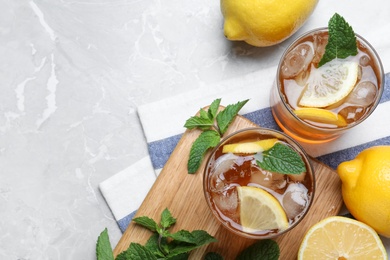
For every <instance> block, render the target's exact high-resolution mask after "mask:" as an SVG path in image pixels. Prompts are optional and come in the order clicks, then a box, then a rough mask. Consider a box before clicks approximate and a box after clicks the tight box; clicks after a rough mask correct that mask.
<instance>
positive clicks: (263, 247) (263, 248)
mask: <svg viewBox="0 0 390 260" xmlns="http://www.w3.org/2000/svg"><path fill="white" fill-rule="evenodd" d="M279 255H280V249H279V246H278V244H277V243H276V242H275V241H274V240H271V239H266V240H260V241H258V242H256V243H254V244H253V245H251V246H249V247H248V248H246V249H245V250H243V251H242V252H241V253H240V254H239V255H238V257H237V258H236V260H253V259H262V260H278V259H279Z"/></svg>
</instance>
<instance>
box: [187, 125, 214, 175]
mask: <svg viewBox="0 0 390 260" xmlns="http://www.w3.org/2000/svg"><path fill="white" fill-rule="evenodd" d="M220 140H221V137H220V136H219V134H218V132H216V131H214V130H207V131H205V132H202V133H201V134H200V135H199V137H198V138H197V139H196V140H195V142H194V143H193V144H192V146H191V150H190V158H189V159H188V163H187V169H188V173H195V172H196V171H197V170H198V168H199V166H200V164H201V162H202V160H203V157H204V155H205V153H206V152H207V150H208V149H209V148H212V147H215V146H217V144H218V143H219V141H220Z"/></svg>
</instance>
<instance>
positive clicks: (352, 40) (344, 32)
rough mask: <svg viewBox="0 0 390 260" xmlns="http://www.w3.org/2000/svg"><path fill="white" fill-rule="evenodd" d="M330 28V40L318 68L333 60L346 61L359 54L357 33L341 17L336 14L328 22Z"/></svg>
mask: <svg viewBox="0 0 390 260" xmlns="http://www.w3.org/2000/svg"><path fill="white" fill-rule="evenodd" d="M328 28H329V40H328V43H327V44H326V47H325V53H324V55H323V56H322V58H321V60H320V62H319V64H318V67H321V66H322V65H324V64H325V63H327V62H329V61H331V60H333V59H336V58H339V59H345V58H347V57H348V56H355V55H356V54H357V53H358V49H357V43H356V35H355V32H354V31H353V29H352V27H351V26H350V25H349V24H348V23H347V22H346V21H345V19H344V18H343V17H342V16H341V15H339V14H337V13H335V14H334V15H333V16H332V18H331V19H330V20H329V22H328Z"/></svg>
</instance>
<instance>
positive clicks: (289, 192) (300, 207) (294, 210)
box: [282, 183, 309, 219]
mask: <svg viewBox="0 0 390 260" xmlns="http://www.w3.org/2000/svg"><path fill="white" fill-rule="evenodd" d="M307 192H308V190H307V188H306V187H305V185H303V184H302V183H291V184H290V185H288V187H287V189H286V192H285V193H284V195H283V202H282V204H283V208H284V210H285V211H286V214H287V217H288V218H289V219H295V218H296V217H297V216H299V215H300V214H301V213H302V212H303V211H304V210H305V208H306V207H307V205H308V203H309V197H308V194H307Z"/></svg>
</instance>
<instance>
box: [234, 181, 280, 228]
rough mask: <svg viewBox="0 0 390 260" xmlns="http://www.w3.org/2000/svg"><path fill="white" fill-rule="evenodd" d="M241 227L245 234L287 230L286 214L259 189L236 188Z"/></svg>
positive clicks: (266, 193)
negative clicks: (269, 230)
mask: <svg viewBox="0 0 390 260" xmlns="http://www.w3.org/2000/svg"><path fill="white" fill-rule="evenodd" d="M237 191H238V199H239V202H240V219H241V226H242V228H243V230H244V231H245V232H254V231H259V230H268V229H278V230H285V229H287V228H288V219H287V216H286V213H285V211H284V209H283V208H282V206H281V205H280V203H279V201H278V200H277V199H276V198H275V197H274V196H272V195H271V194H269V193H268V192H266V191H265V190H262V189H260V188H256V187H251V186H241V187H237Z"/></svg>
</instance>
